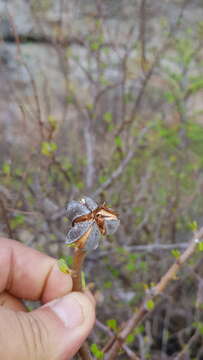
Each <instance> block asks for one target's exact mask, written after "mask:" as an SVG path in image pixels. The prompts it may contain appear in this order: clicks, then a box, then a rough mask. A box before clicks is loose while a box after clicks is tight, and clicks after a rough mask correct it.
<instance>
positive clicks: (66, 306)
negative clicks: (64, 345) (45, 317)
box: [49, 295, 84, 329]
mask: <svg viewBox="0 0 203 360" xmlns="http://www.w3.org/2000/svg"><path fill="white" fill-rule="evenodd" d="M49 306H50V308H51V309H52V311H54V312H55V314H56V315H57V316H58V317H59V318H60V319H61V320H62V321H63V323H64V325H65V326H66V327H67V328H69V329H72V328H75V327H77V326H80V325H81V324H82V323H83V321H84V315H83V311H82V307H81V305H80V303H79V302H78V300H77V299H76V297H74V296H72V295H67V296H64V297H63V298H61V299H58V300H55V301H53V302H52V303H50V305H49Z"/></svg>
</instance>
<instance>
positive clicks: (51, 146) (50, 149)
mask: <svg viewBox="0 0 203 360" xmlns="http://www.w3.org/2000/svg"><path fill="white" fill-rule="evenodd" d="M56 150H57V145H56V144H55V143H54V142H48V141H44V142H43V143H42V145H41V153H42V154H43V155H45V156H51V155H52V154H53V153H54V152H55V151H56Z"/></svg>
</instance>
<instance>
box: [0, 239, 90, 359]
mask: <svg viewBox="0 0 203 360" xmlns="http://www.w3.org/2000/svg"><path fill="white" fill-rule="evenodd" d="M71 289H72V279H71V277H70V276H69V275H66V274H64V273H62V272H61V271H60V270H59V269H58V266H57V263H56V260H55V259H53V258H51V257H49V256H47V255H45V254H42V253H40V252H38V251H36V250H34V249H31V248H28V247H26V246H24V245H22V244H20V243H19V242H17V241H14V240H9V239H5V238H0V359H2V360H68V359H71V358H72V357H73V356H74V354H75V353H76V352H77V351H78V349H79V348H80V346H81V345H82V343H83V342H84V340H85V338H86V337H87V336H88V334H89V332H90V331H91V329H92V326H93V324H94V320H95V315H94V301H93V300H92V299H91V298H90V297H89V296H87V295H84V294H82V293H77V292H72V293H70V292H71ZM20 299H29V300H40V301H42V303H43V304H44V305H43V306H41V307H40V308H38V309H36V310H33V311H31V312H27V310H26V308H25V306H24V305H23V303H22V302H21V300H20Z"/></svg>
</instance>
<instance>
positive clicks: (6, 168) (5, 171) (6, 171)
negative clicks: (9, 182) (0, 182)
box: [2, 163, 11, 175]
mask: <svg viewBox="0 0 203 360" xmlns="http://www.w3.org/2000/svg"><path fill="white" fill-rule="evenodd" d="M2 171H3V174H4V175H10V173H11V165H10V164H8V163H4V164H3V165H2Z"/></svg>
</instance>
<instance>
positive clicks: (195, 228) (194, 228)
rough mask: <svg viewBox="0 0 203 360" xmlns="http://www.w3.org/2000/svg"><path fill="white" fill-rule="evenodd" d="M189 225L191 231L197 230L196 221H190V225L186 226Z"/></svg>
mask: <svg viewBox="0 0 203 360" xmlns="http://www.w3.org/2000/svg"><path fill="white" fill-rule="evenodd" d="M188 225H189V228H190V229H191V230H192V231H196V230H197V227H198V225H197V221H192V222H191V223H189V224H188Z"/></svg>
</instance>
